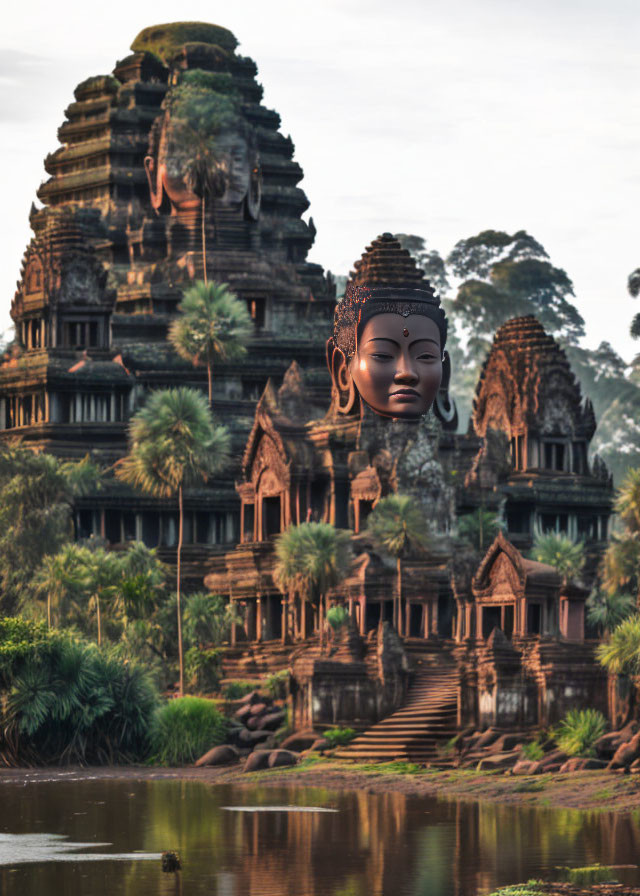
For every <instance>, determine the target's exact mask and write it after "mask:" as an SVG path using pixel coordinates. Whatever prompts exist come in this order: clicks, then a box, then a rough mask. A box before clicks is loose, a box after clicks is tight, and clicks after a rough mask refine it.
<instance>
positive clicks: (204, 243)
mask: <svg viewBox="0 0 640 896" xmlns="http://www.w3.org/2000/svg"><path fill="white" fill-rule="evenodd" d="M201 206H202V270H203V271H204V285H205V286H206V285H207V237H206V234H205V227H204V213H205V202H204V193H203V194H202V200H201ZM209 401H211V397H209Z"/></svg>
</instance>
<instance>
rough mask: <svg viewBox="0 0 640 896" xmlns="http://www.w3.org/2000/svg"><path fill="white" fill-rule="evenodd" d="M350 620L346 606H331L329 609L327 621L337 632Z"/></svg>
mask: <svg viewBox="0 0 640 896" xmlns="http://www.w3.org/2000/svg"><path fill="white" fill-rule="evenodd" d="M348 621H349V611H348V610H347V608H346V607H330V608H329V609H328V610H327V622H328V623H329V625H330V626H331V628H332V629H333V630H334V632H337V631H338V629H339V628H342V626H343V625H346V624H347V622H348Z"/></svg>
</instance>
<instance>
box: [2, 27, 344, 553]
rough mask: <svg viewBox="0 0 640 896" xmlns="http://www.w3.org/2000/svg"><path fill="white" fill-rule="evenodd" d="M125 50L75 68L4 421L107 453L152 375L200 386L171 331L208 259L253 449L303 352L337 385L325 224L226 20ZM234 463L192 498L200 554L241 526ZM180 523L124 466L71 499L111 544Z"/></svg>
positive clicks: (39, 438) (114, 451) (36, 221)
mask: <svg viewBox="0 0 640 896" xmlns="http://www.w3.org/2000/svg"><path fill="white" fill-rule="evenodd" d="M132 51H133V52H132V53H131V54H130V55H128V56H126V57H125V58H124V59H122V60H121V61H119V62H118V63H117V64H116V66H115V68H114V70H113V73H112V74H108V75H99V76H97V77H92V78H89V79H88V80H86V81H84V82H83V83H81V84H80V85H78V87H77V88H76V90H75V95H74V99H73V102H71V104H70V105H69V106H68V107H67V109H66V111H65V120H64V122H63V124H62V126H61V127H60V129H59V131H58V138H59V141H60V145H59V146H58V148H57V149H55V150H54V151H53V152H52V153H51V154H50V155H48V156H47V158H46V160H45V167H46V170H47V172H48V174H49V179H48V180H47V181H46V182H45V183H43V184H42V185H41V187H40V188H39V190H38V197H39V199H40V200H41V202H42V203H43V207H42V208H40V209H35V208H32V211H31V216H30V221H31V226H32V229H33V233H34V235H33V238H32V240H31V243H30V244H29V246H28V248H27V250H26V252H25V256H24V260H23V265H22V270H21V276H20V281H19V283H18V288H17V291H16V295H15V298H14V300H13V303H12V306H11V309H12V310H11V313H12V317H13V320H14V322H15V325H16V335H17V339H16V343H15V345H14V346H13V347H12V349H11V350H10V352H8V353H7V355H6V356H5V358H4V359H3V361H2V363H1V365H0V437H3V438H7V437H14V436H20V437H22V439H23V441H24V443H25V444H27V445H32V446H33V447H37V448H41V449H44V450H47V451H51V452H54V453H56V454H57V455H59V456H63V457H79V456H83V455H85V454H86V453H87V452H89V453H92V454H93V455H94V456H95V457H96V459H98V460H99V461H103V462H105V463H108V464H111V463H113V462H114V461H115V460H117V459H118V458H119V457H121V456H122V455H123V454H124V452H125V451H126V426H127V421H128V419H129V418H130V416H131V414H132V413H133V412H134V411H135V410H136V409H137V408H138V407H139V406H140V405H141V404H142V402H143V401H144V398H145V396H146V394H147V393H148V392H149V391H150V390H152V389H157V388H162V387H166V386H175V385H189V386H194V387H196V388H201V389H203V390H204V389H205V388H206V370H205V369H204V368H196V367H193V366H192V365H190V364H189V363H187V362H185V361H183V360H181V359H180V358H179V357H178V356H177V355H176V353H175V352H174V350H173V349H172V347H171V345H170V344H169V343H168V341H167V330H168V326H169V323H170V322H171V320H172V319H173V318H174V317H175V315H176V309H177V306H178V304H179V302H180V300H181V298H182V295H183V293H184V290H185V289H186V288H187V287H188V286H189V285H191V283H192V282H193V280H194V279H197V278H202V277H203V275H204V273H205V269H206V273H207V276H208V278H209V280H216V281H219V282H224V283H228V284H229V285H230V287H231V288H232V290H233V291H234V292H235V293H236V294H237V295H238V296H239V297H240V298H241V299H242V300H244V301H245V302H246V304H247V308H248V310H249V312H250V314H251V317H252V320H253V324H254V333H253V337H252V339H251V341H250V344H249V347H248V354H247V356H246V358H245V359H244V360H243V361H235V362H233V363H220V364H218V365H217V366H216V370H215V376H214V396H213V405H214V411H215V414H216V416H217V418H218V419H219V420H220V421H221V422H224V423H226V424H227V425H228V426H229V427H230V429H231V431H232V435H233V438H234V445H235V447H236V449H237V450H236V451H235V452H234V454H235V455H236V456H237V457H240V455H241V448H242V447H243V446H244V443H245V440H246V437H247V435H248V432H249V429H250V425H251V421H252V419H253V413H254V408H255V403H256V400H257V399H258V398H259V396H260V394H261V393H262V391H263V389H264V387H265V385H266V382H267V380H268V379H269V378H272V380H273V381H274V382H275V383H276V384H278V383H279V382H280V381H281V379H282V376H283V375H284V372H285V371H286V369H287V368H288V367H289V365H290V364H291V362H292V361H293V360H294V358H295V359H297V360H298V362H299V363H300V364H301V365H302V366H303V367H304V368H306V376H307V382H308V383H309V384H310V387H311V393H312V394H313V393H314V390H315V392H316V393H317V394H326V391H327V388H328V376H327V374H326V371H325V362H324V340H325V338H326V332H327V329H328V326H329V321H330V319H331V315H332V312H333V306H334V302H335V288H334V285H333V281H332V278H331V276H330V275H326V276H325V274H324V272H323V271H322V269H321V268H320V266H318V265H315V264H312V263H310V262H308V261H307V260H306V259H307V254H308V251H309V249H310V247H311V245H312V243H313V240H314V235H315V228H314V226H313V221H312V220H311V219H309V220H308V221H305V220H304V219H303V217H302V216H303V214H304V213H305V212H306V210H307V209H308V206H309V202H308V200H307V197H306V196H305V193H304V191H303V190H302V189H301V188H300V186H299V182H300V180H301V179H302V169H301V167H300V165H299V164H298V163H297V162H296V161H295V160H294V158H293V156H294V147H293V143H292V141H291V138H290V137H287V136H285V135H283V134H282V133H281V132H280V118H279V116H278V114H277V113H276V112H274V111H272V110H270V109H267V108H265V107H264V106H263V105H262V104H261V97H262V88H261V86H260V85H259V83H258V82H257V80H256V74H257V68H256V65H255V63H254V62H253V61H252V60H251V59H248V58H247V57H244V56H241V55H240V54H239V53H238V52H237V41H236V39H235V37H234V36H233V35H232V34H231V32H229V31H227V30H226V29H224V28H220V27H217V26H214V25H207V24H203V23H176V24H172V25H162V26H154V27H151V28H147V29H145V30H144V31H142V32H141V33H140V34H139V35H138V37H137V38H136V39H135V41H134V42H133V44H132ZM237 472H238V471H237V470H235V469H231V470H229V471H228V473H227V474H225V476H223V477H221V478H220V479H218V481H216V483H215V484H214V485H213V486H212V487H210V488H207V489H203V490H201V491H200V492H197V493H196V492H194V493H192V494H191V495H190V496H189V504H190V508H189V512H188V514H187V516H188V519H189V522H188V524H187V529H188V541H189V542H190V543H191V545H192V548H191V550H192V553H193V557H194V560H198V558H200V559H204V558H206V556H207V555H208V554H209V553H211V552H212V551H215V550H216V549H218V548H217V546H219V545H220V546H221V545H223V544H225V543H230V542H233V541H234V540H236V539H237V536H238V526H239V505H238V499H237V495H236V492H235V489H234V487H233V482H234V479H235V477H236V475H237ZM175 529H176V527H175V513H174V511H173V508H172V507H171V506H170V505H166V506H164V505H162V502H158V501H152V500H150V499H148V498H142V497H140V496H138V495H135V494H133V493H131V492H128V491H125V490H124V488H123V486H121V485H119V484H116V483H115V482H112V483H109V484H108V486H107V487H106V488H105V489H103V490H102V491H101V493H100V495H99V496H93V497H91V498H89V499H87V500H85V501H84V503H83V504H80V505H79V506H78V513H77V531H78V535H79V536H87V535H89V534H94V535H100V536H102V537H103V538H104V539H105V540H106V541H107V542H108V543H109V544H111V545H115V544H118V543H120V542H123V541H126V540H128V539H131V538H141V539H143V540H145V541H146V542H147V543H148V544H149V545H151V546H155V545H160V546H165V547H168V548H170V547H171V546H172V544H174V543H175V537H176V531H175ZM198 562H199V561H198ZM196 565H197V564H196Z"/></svg>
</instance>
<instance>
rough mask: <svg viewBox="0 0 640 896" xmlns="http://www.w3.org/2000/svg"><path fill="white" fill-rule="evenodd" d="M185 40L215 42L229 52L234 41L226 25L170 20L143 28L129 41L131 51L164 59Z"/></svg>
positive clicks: (235, 43) (231, 51)
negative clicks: (222, 26) (166, 22)
mask: <svg viewBox="0 0 640 896" xmlns="http://www.w3.org/2000/svg"><path fill="white" fill-rule="evenodd" d="M187 43H204V44H215V45H216V46H219V47H221V48H222V49H223V50H226V51H227V52H229V53H233V52H234V50H235V49H236V47H237V46H238V41H237V40H236V38H235V37H234V35H233V34H232V33H231V31H228V30H227V29H226V28H221V27H220V26H219V25H210V24H209V23H207V22H171V23H168V24H166V25H151V26H150V27H149V28H143V29H142V31H141V32H140V34H138V36H137V37H136V39H135V40H134V41H133V43H132V44H131V49H132V50H133V51H134V53H145V52H146V53H152V54H153V55H154V56H157V57H158V58H159V59H161V60H162V61H163V62H165V63H166V62H168V61H169V60H170V59H171V57H172V56H174V55H175V54H176V53H177V52H178V50H179V49H180V47H182V46H184V44H187Z"/></svg>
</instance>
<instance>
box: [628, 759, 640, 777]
mask: <svg viewBox="0 0 640 896" xmlns="http://www.w3.org/2000/svg"><path fill="white" fill-rule="evenodd" d="M629 771H630V772H631V774H632V775H637V774H640V759H634V760H633V762H632V763H631V765H630V766H629Z"/></svg>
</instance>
